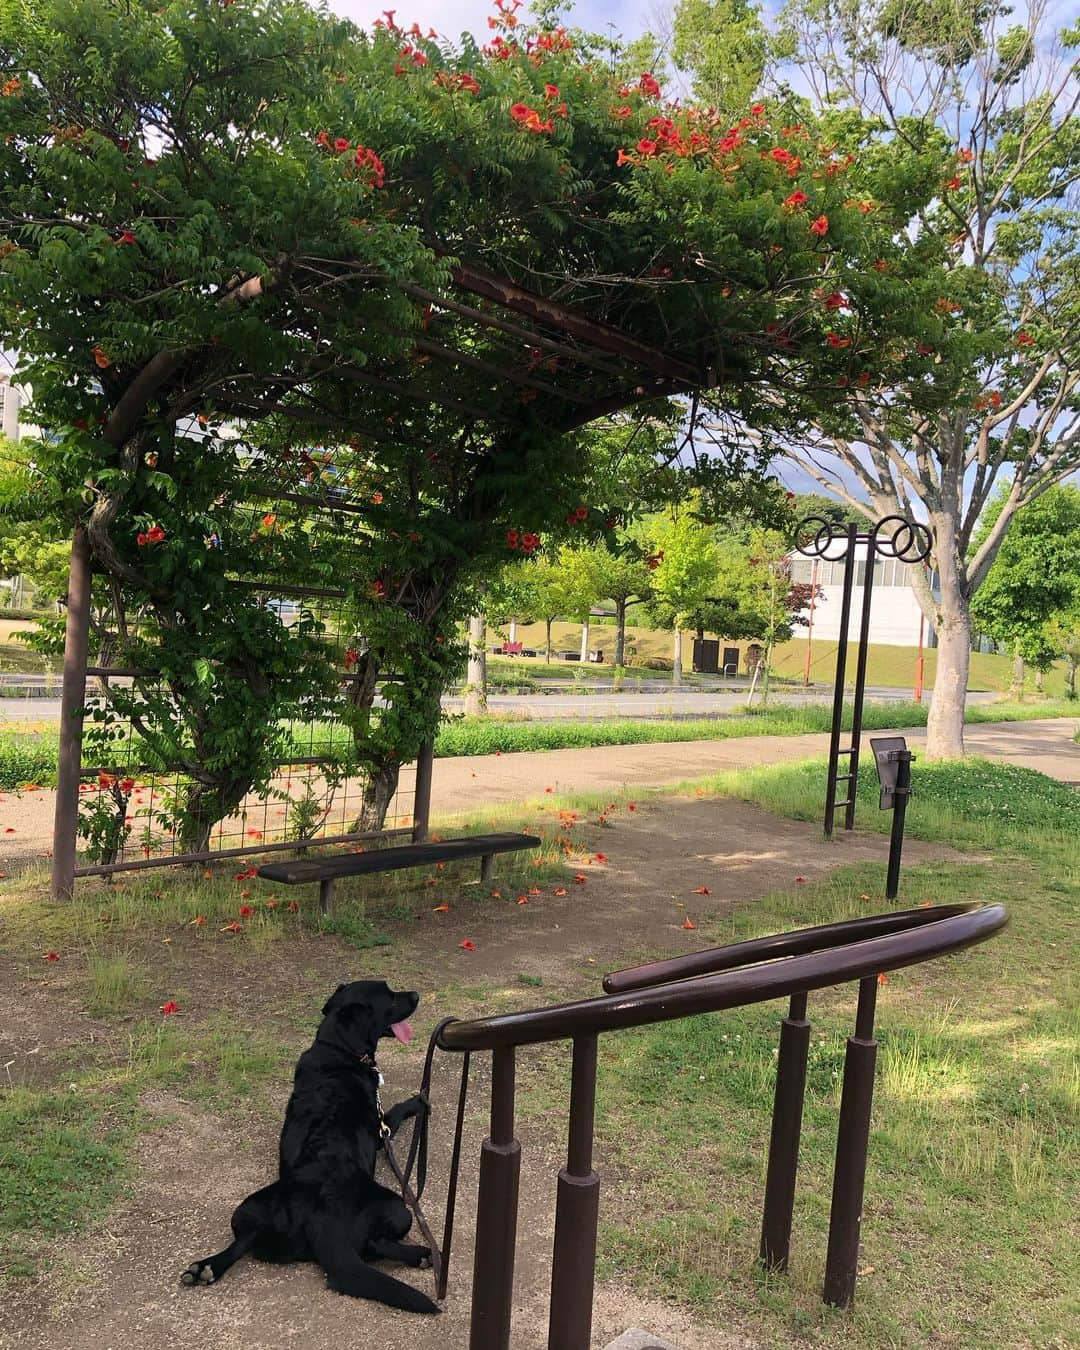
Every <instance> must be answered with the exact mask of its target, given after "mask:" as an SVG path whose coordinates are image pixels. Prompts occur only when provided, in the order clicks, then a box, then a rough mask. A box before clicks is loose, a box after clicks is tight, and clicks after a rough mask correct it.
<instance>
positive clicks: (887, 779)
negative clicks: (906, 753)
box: [870, 736, 907, 811]
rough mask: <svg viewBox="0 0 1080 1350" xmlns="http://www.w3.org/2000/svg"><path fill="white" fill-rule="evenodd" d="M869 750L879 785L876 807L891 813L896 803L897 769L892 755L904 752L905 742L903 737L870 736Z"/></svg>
mask: <svg viewBox="0 0 1080 1350" xmlns="http://www.w3.org/2000/svg"><path fill="white" fill-rule="evenodd" d="M870 749H871V750H873V752H874V763H875V764H876V765H877V775H878V782H879V783H880V784H881V799H880V801H879V802H878V805H879V806H880V808H881V809H882V811H891V810H892V808H893V806H894V805H895V802H896V796H895V793H896V775H897V770H898V767H899V766H898V765H897V762H896V760H895V759H893V758H892V755H893V753H894V751H897V750H906V749H907V740H906V738H905V737H903V736H872V737H871V738H870Z"/></svg>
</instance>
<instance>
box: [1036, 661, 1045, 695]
mask: <svg viewBox="0 0 1080 1350" xmlns="http://www.w3.org/2000/svg"><path fill="white" fill-rule="evenodd" d="M1045 679H1046V671H1045V670H1043V669H1042V667H1040V668H1039V669H1038V670H1037V671H1036V672H1035V692H1036V693H1037V694H1042V693H1045V690H1044V688H1043V683H1044V681H1045Z"/></svg>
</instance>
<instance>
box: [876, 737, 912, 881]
mask: <svg viewBox="0 0 1080 1350" xmlns="http://www.w3.org/2000/svg"><path fill="white" fill-rule="evenodd" d="M870 749H871V750H873V752H874V763H875V764H876V765H877V771H878V782H879V783H880V784H881V800H880V802H879V805H880V807H881V809H882V811H892V813H893V817H892V836H891V838H890V839H889V870H888V873H887V875H886V877H885V899H886V900H895V899H896V896H897V892H898V891H899V889H900V852H901V850H902V849H903V847H904V817H905V816H906V815H907V804H908V797H910V796H911V765H912V762H913V761H914V759H915V756H914V755H913V754H912V753H911V751H910V750H909V749H908V748H907V741H906V740H905V739H904V737H903V736H872V737H871V738H870Z"/></svg>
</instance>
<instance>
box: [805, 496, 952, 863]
mask: <svg viewBox="0 0 1080 1350" xmlns="http://www.w3.org/2000/svg"><path fill="white" fill-rule="evenodd" d="M933 544H934V536H933V535H932V534H931V533H930V531H929V530H928V529H927V527H926V526H925V525H921V524H919V522H918V521H910V520H905V519H904V517H903V516H885V517H884V518H883V519H882V520H879V521H877V523H876V524H874V525H873V526H871V528H870V530H869V531H868V532H867V533H866V534H860V533H859V529H858V526H856V525H839V524H837V523H836V522H835V521H832V520H826V519H825V518H824V517H823V516H807V517H806V519H805V520H802V521H800V522H799V525H798V533H797V536H796V548H797V549H798V551H799V552H800V553H801V554H803V556H804V557H807V558H820V559H821V560H822V561H823V562H838V563H842V564H843V586H842V590H841V593H840V638H839V641H838V642H837V645H836V679H835V684H834V687H833V715H832V732H831V735H830V737H829V772H828V778H827V780H826V786H825V838H826V839H831V838H832V833H833V822H834V819H835V816H836V812H837V811H839V810H842V811H843V812H844V829H845V830H850V829H852V828H853V827H854V825H855V800H856V796H857V793H858V787H859V748H860V741H861V739H862V716H863V698H864V695H865V692H866V658H867V655H868V648H869V643H870V601H871V597H872V595H873V589H874V564H875V563H876V562H877V560H878V559H879V558H880V559H887V558H896V559H897V561H899V562H903V563H917V562H924V561H925V560H926V559H927V558H928V557H929V556H930V550H931V549H932V548H933ZM860 546H865V550H866V558H865V560H858V566H857V560H856V554H857V553H858V551H859V548H860ZM858 567H862V568H863V569H864V572H863V578H862V581H861V583H860V584H861V588H862V607H861V610H860V614H859V656H858V660H857V662H856V665H855V689H854V693H853V696H852V711H851V744H850V745H849V746H846V747H843V746H841V744H840V738H841V735H842V734H843V732H842V728H843V720H844V677H845V674H846V671H847V651H848V628H849V626H850V623H851V608H852V604H851V600H852V594H851V593H852V591H853V590H854V589H855V578H856V572H857V570H858ZM842 757H846V758H847V773H841V772H840V760H841V758H842ZM838 783H846V784H847V792H846V795H845V797H844V800H843V801H837V784H838Z"/></svg>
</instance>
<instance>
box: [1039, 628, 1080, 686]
mask: <svg viewBox="0 0 1080 1350" xmlns="http://www.w3.org/2000/svg"><path fill="white" fill-rule="evenodd" d="M1046 636H1047V640H1048V642H1049V644H1050V646H1051V647H1052V648H1053V650H1054V651H1055V652H1056V653H1057V655H1058V656H1061V657H1063V658H1064V661H1065V697H1066V698H1067V699H1069V700H1070V701H1072V700H1073V699H1075V698H1076V672H1077V669H1078V668H1080V604H1077V605H1076V606H1074V608H1073V609H1072V610H1070V611H1069V612H1068V613H1066V614H1060V615H1057V616H1055V617H1054V618H1053V619H1051V620H1050V622H1049V623H1048V624H1047V626H1046Z"/></svg>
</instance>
